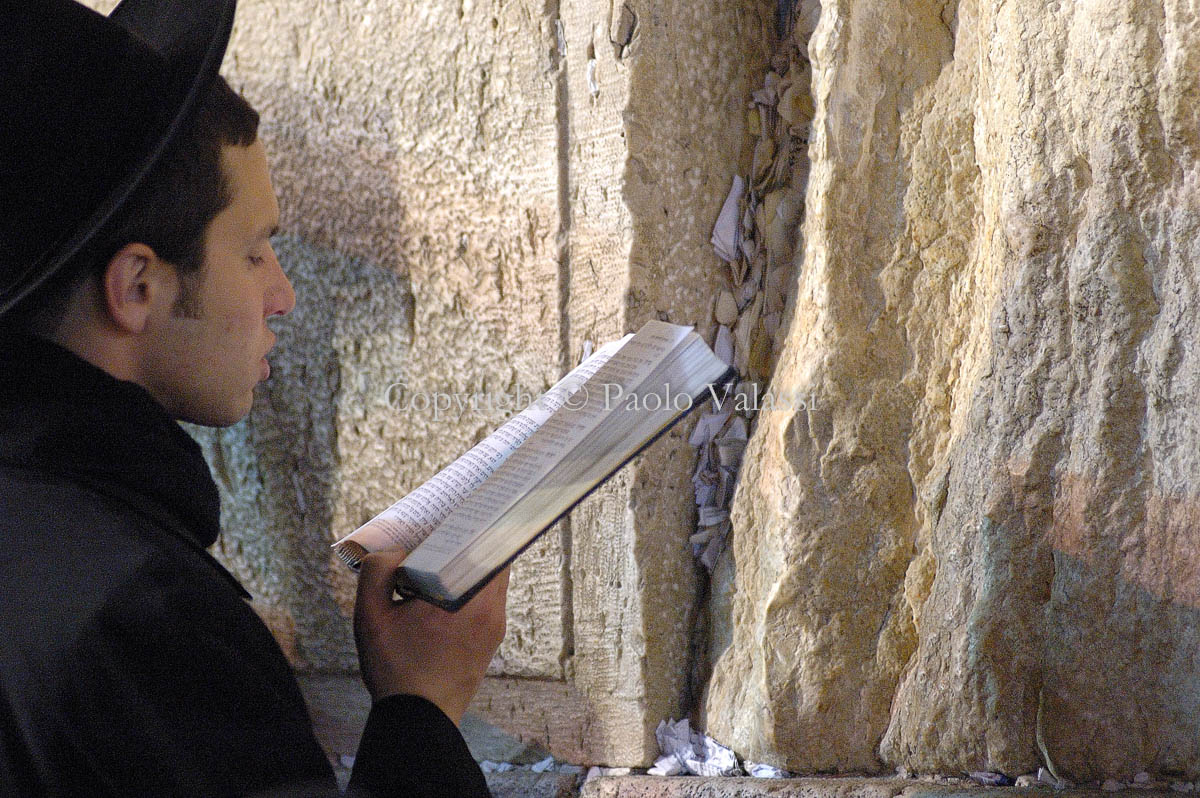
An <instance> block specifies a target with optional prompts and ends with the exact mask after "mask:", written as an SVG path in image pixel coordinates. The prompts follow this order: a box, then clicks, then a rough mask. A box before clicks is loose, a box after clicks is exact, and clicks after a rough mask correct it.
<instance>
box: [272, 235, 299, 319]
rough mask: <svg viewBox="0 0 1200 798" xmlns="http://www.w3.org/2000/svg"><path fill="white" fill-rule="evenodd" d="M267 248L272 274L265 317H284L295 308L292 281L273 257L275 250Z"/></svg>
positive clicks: (277, 259)
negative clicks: (269, 253) (269, 252)
mask: <svg viewBox="0 0 1200 798" xmlns="http://www.w3.org/2000/svg"><path fill="white" fill-rule="evenodd" d="M269 248H270V251H271V264H272V268H273V273H272V275H271V285H270V288H269V289H268V291H267V298H266V299H267V302H266V315H267V316H285V315H287V314H288V313H290V312H291V310H292V308H294V307H296V291H295V290H294V289H293V288H292V281H291V280H289V279H288V277H287V275H286V274H284V271H283V266H282V265H281V264H280V263H279V258H278V257H276V256H275V248H274V247H269Z"/></svg>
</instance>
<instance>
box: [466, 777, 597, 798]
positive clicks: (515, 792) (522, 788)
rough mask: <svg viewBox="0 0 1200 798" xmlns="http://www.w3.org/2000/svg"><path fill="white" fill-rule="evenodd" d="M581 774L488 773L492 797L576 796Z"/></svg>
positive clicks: (559, 797) (537, 797)
mask: <svg viewBox="0 0 1200 798" xmlns="http://www.w3.org/2000/svg"><path fill="white" fill-rule="evenodd" d="M582 781H583V776H582V775H578V776H577V775H574V774H570V773H529V772H513V771H509V772H508V773H489V774H488V775H487V784H488V789H489V790H490V791H491V793H492V798H578V796H579V784H580V782H582Z"/></svg>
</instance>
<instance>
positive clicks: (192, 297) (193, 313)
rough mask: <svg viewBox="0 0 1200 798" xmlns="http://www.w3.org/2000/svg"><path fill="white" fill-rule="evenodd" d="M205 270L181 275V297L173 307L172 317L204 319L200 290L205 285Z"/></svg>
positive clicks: (193, 270)
mask: <svg viewBox="0 0 1200 798" xmlns="http://www.w3.org/2000/svg"><path fill="white" fill-rule="evenodd" d="M203 272H204V269H203V267H201V268H199V269H192V270H190V271H188V272H187V273H186V274H180V275H179V296H177V297H176V298H175V304H174V305H173V306H172V307H171V315H172V316H174V317H176V318H181V319H202V318H204V312H203V308H201V307H200V288H201V286H202V285H203V284H204V273H203Z"/></svg>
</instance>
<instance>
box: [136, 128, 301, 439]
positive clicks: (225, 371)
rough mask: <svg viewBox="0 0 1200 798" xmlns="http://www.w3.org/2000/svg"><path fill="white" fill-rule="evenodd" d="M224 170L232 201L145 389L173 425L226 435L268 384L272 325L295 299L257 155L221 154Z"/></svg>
mask: <svg viewBox="0 0 1200 798" xmlns="http://www.w3.org/2000/svg"><path fill="white" fill-rule="evenodd" d="M221 164H222V167H223V168H224V170H225V174H226V176H227V177H228V179H229V187H230V193H231V196H232V201H231V202H230V203H229V206H228V207H226V208H225V209H224V210H223V211H221V212H220V213H219V214H217V216H216V218H214V219H213V221H212V222H211V224H209V226H208V230H207V231H206V233H205V253H204V266H203V268H202V269H201V271H200V274H199V275H198V276H196V277H193V278H192V279H194V280H196V281H197V285H195V286H193V287H192V289H191V290H192V292H193V295H192V297H191V301H190V302H189V303H188V307H189V309H191V310H194V313H189V314H188V315H182V314H180V313H179V312H177V311H174V312H170V313H169V314H168V315H165V316H164V317H163V318H161V320H160V321H161V326H160V329H159V333H160V335H156V336H155V338H156V342H155V345H154V346H153V347H152V350H151V352H150V353H148V356H147V359H148V361H149V362H148V363H147V365H148V366H149V368H148V369H147V372H148V380H149V381H150V382H152V383H153V384H149V385H147V386H146V387H147V388H149V390H150V392H151V393H152V394H153V395H154V396H155V397H156V398H157V399H158V400H159V401H160V402H162V403H163V404H164V405H165V406H166V408H167V410H168V411H169V412H170V413H171V414H172V415H173V416H175V417H176V418H179V419H181V420H183V421H190V422H193V423H196V424H205V425H208V426H228V425H230V424H233V423H235V422H237V421H238V420H240V419H241V418H243V417H244V416H245V415H246V414H247V413H248V412H250V406H251V404H252V402H253V392H254V386H255V385H257V384H258V383H259V382H260V381H262V380H264V379H266V378H267V376H268V375H269V373H270V367H269V366H268V365H267V361H266V354H267V352H268V351H269V350H270V349H271V347H272V346H273V345H274V343H275V334H274V333H273V332H271V331H270V330H269V329H268V328H267V324H266V321H267V319H268V318H269V317H271V316H278V315H283V314H285V313H287V312H288V311H290V310H291V309H292V306H293V305H294V304H295V301H296V296H295V294H294V293H293V291H292V286H291V283H290V282H288V279H287V277H286V276H285V275H284V273H283V270H282V269H281V268H280V266H279V260H278V259H277V258H276V257H275V251H274V250H273V249H272V248H271V242H270V237H271V235H272V233H273V232H274V231H275V229H276V226H277V225H278V224H279V205H278V203H277V202H276V200H275V191H274V189H273V188H272V187H271V178H270V175H269V173H268V169H267V156H266V152H265V151H264V150H263V146H262V144H261V143H259V142H257V141H256V142H255V143H254V144H252V145H251V146H249V147H225V148H224V149H223V150H222V154H221Z"/></svg>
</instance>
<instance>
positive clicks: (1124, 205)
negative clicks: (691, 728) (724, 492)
mask: <svg viewBox="0 0 1200 798" xmlns="http://www.w3.org/2000/svg"><path fill="white" fill-rule="evenodd" d="M1198 34H1200V28H1198V22H1197V18H1196V12H1195V9H1194V8H1193V7H1192V6H1191V5H1190V4H1189V3H1186V2H1176V1H1175V0H1167V1H1166V2H1136V1H1135V0H1118V2H1113V3H1105V4H1044V3H1037V2H1026V0H1017V2H1012V0H1009V2H1004V3H998V2H976V1H975V0H963V1H962V2H959V3H957V4H956V3H954V2H951V3H949V4H947V3H941V2H938V3H926V2H916V3H905V4H897V3H889V2H881V1H880V0H833V1H832V2H829V3H827V4H825V5H824V7H823V9H822V17H821V21H820V25H819V26H818V28H817V31H816V33H815V35H814V36H813V39H812V42H811V46H810V54H811V56H812V61H813V74H814V98H815V100H816V108H817V116H816V120H815V122H814V126H813V137H812V141H811V156H812V177H811V181H810V184H809V191H808V203H807V216H806V221H805V228H804V233H805V238H806V240H807V247H806V251H805V252H804V255H803V258H804V259H803V263H802V269H803V272H802V277H801V282H800V285H799V290H798V295H797V298H796V302H795V305H794V311H793V314H792V318H791V320H790V324H791V327H790V332H789V338H788V341H787V343H786V345H785V347H784V349H783V352H782V355H781V362H780V363H779V365H778V367H777V370H776V376H775V381H774V383H773V386H772V388H773V393H774V394H775V395H776V396H780V397H795V396H802V397H805V398H807V399H809V400H810V401H809V402H808V403H807V404H806V405H805V407H803V408H799V409H797V408H792V409H788V408H783V409H779V410H775V411H772V412H766V413H764V414H763V415H762V416H761V417H760V422H759V427H758V429H757V432H756V434H755V435H754V436H753V438H752V440H751V443H750V446H749V449H748V451H747V454H746V458H745V459H746V463H747V465H746V466H745V467H744V470H743V473H742V476H741V483H740V488H739V493H738V495H737V497H736V499H735V508H734V519H735V524H734V543H733V547H732V551H731V552H730V553H729V555H728V556H729V557H730V558H731V559H730V560H729V561H728V562H727V563H724V564H723V566H724V568H725V573H727V574H729V576H728V578H727V580H726V581H725V582H723V583H721V584H719V585H717V586H715V588H714V593H715V594H716V595H718V596H721V597H724V598H723V600H722V601H721V602H718V603H715V604H714V612H721V613H725V614H726V615H727V616H728V617H727V618H726V620H725V623H726V628H728V629H730V630H731V632H730V635H729V637H728V638H727V639H724V640H719V641H718V643H719V644H720V649H719V650H718V651H716V652H715V654H716V655H717V656H718V657H719V659H718V660H717V663H716V667H715V672H714V676H713V679H712V681H711V684H710V689H709V693H708V695H707V701H706V706H705V709H706V716H707V728H708V731H709V732H710V733H711V734H713V735H714V736H716V737H718V738H719V739H722V740H723V741H724V742H726V743H728V744H732V745H733V746H734V747H735V748H736V749H738V750H739V752H741V753H743V754H745V755H747V756H749V757H750V758H752V759H756V760H766V761H772V762H775V763H777V764H781V765H785V766H787V767H789V768H791V769H794V770H807V771H814V770H842V771H845V770H860V771H877V770H881V769H884V768H885V767H893V766H898V765H903V766H906V767H908V768H910V769H913V770H916V771H924V772H929V771H940V772H961V771H966V770H996V771H1003V772H1007V773H1011V774H1017V773H1023V772H1027V771H1030V770H1033V769H1035V768H1036V767H1038V766H1039V765H1043V764H1053V766H1054V767H1055V768H1056V769H1057V771H1058V772H1059V774H1060V775H1062V776H1065V777H1067V778H1073V779H1076V780H1084V779H1097V778H1102V777H1106V776H1112V777H1115V778H1118V779H1128V778H1129V777H1130V776H1131V775H1132V774H1134V773H1137V772H1139V771H1142V770H1146V771H1149V772H1151V773H1161V774H1176V775H1185V776H1188V777H1195V776H1196V775H1197V774H1200V734H1198V732H1200V712H1197V709H1198V708H1200V664H1198V661H1197V659H1196V657H1195V654H1194V652H1195V651H1196V648H1197V643H1198V642H1200V641H1198V640H1197V637H1198V634H1200V633H1198V631H1197V630H1198V628H1200V625H1198V624H1197V617H1196V613H1197V608H1198V607H1200V581H1198V580H1200V575H1198V574H1200V551H1198V550H1197V547H1196V545H1195V541H1194V537H1195V534H1194V528H1195V526H1196V523H1197V521H1198V520H1200V514H1198V512H1197V506H1198V504H1197V487H1196V475H1197V474H1198V473H1200V445H1198V444H1200V423H1198V422H1200V406H1198V405H1197V402H1196V399H1195V397H1196V395H1197V389H1198V388H1200V361H1198V359H1197V355H1196V350H1195V347H1193V346H1189V344H1190V342H1193V341H1195V340H1196V338H1197V335H1198V334H1200V329H1198V322H1197V318H1196V313H1195V308H1196V306H1197V299H1198V297H1197V290H1198V289H1197V267H1196V264H1197V263H1198V262H1200V236H1198V235H1197V233H1198V232H1200V230H1198V229H1197V228H1198V227H1200V208H1198V207H1197V205H1198V197H1200V195H1198V194H1197V182H1198V178H1200V173H1198V165H1197V148H1198V147H1200V131H1198V124H1200V118H1198V114H1197V107H1200V106H1198V100H1200V91H1198V86H1197V82H1198V81H1200V69H1198V67H1200V35H1198Z"/></svg>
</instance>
